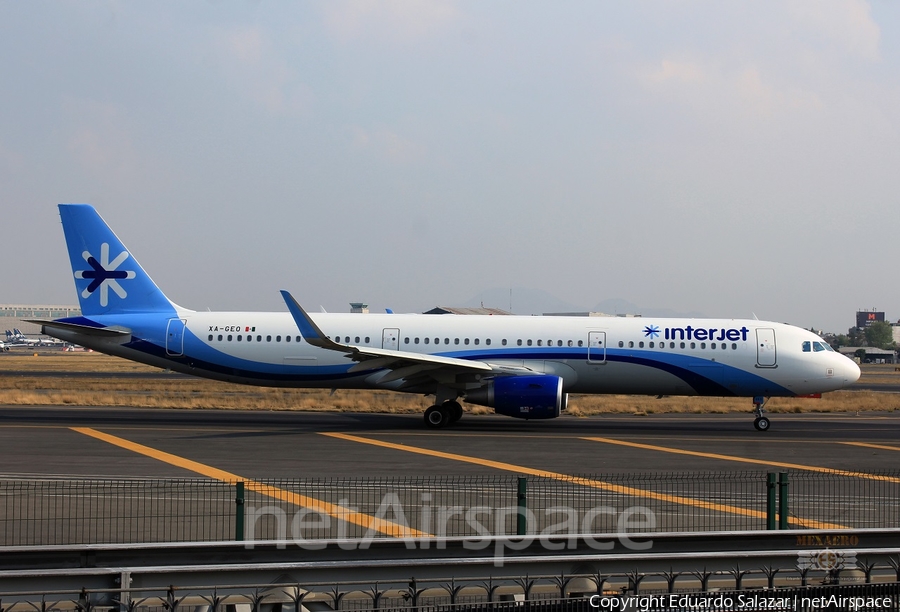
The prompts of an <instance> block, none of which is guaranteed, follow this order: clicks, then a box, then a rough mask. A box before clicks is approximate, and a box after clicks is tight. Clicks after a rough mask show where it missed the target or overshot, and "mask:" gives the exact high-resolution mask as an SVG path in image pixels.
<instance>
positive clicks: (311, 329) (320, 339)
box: [281, 289, 358, 354]
mask: <svg viewBox="0 0 900 612" xmlns="http://www.w3.org/2000/svg"><path fill="white" fill-rule="evenodd" d="M281 297H283V298H284V303H285V304H287V307H288V310H289V311H290V312H291V316H292V317H294V322H295V323H296V324H297V328H298V329H299V330H300V335H301V336H303V339H304V340H306V341H307V342H308V343H309V344H311V345H313V346H317V347H319V348H323V349H328V350H331V351H341V352H344V353H350V354H352V353H357V352H358V350H357V349H356V348H354V347H352V346H347V345H345V344H338V343H337V342H335V341H333V340H331V339H330V338H328V336H326V335H325V333H324V332H323V331H322V330H321V329H319V326H318V325H316V322H315V321H313V320H312V318H310V316H309V315H308V314H306V311H305V310H303V307H302V306H301V305H300V304H299V303H298V302H297V300H295V299H294V296H292V295H291V293H290V292H289V291H285V290H284V289H282V290H281Z"/></svg>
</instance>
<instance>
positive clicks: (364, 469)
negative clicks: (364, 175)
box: [0, 406, 900, 478]
mask: <svg viewBox="0 0 900 612" xmlns="http://www.w3.org/2000/svg"><path fill="white" fill-rule="evenodd" d="M771 416H772V423H773V425H772V429H771V430H770V431H768V432H765V433H760V432H757V431H756V430H755V429H753V425H752V415H751V414H749V413H748V414H747V415H731V414H728V415H716V414H712V415H694V414H689V415H684V414H667V415H650V416H631V415H628V416H618V415H617V416H599V417H587V418H577V417H570V416H563V417H561V418H559V419H556V420H552V421H518V420H514V419H510V418H506V417H497V416H472V415H466V416H465V417H464V418H463V420H462V421H460V422H459V423H458V424H457V425H456V426H454V427H452V428H450V429H446V430H441V431H432V430H427V429H425V428H424V426H423V424H422V417H421V416H420V415H385V414H350V413H315V412H264V411H230V410H228V411H226V410H160V409H142V408H87V407H75V406H73V407H64V408H61V407H21V406H15V407H12V406H5V407H0V449H2V454H0V473H2V474H3V475H14V476H26V477H46V476H75V477H89V478H92V477H196V476H203V475H209V472H210V470H213V471H214V470H219V471H222V472H227V473H229V474H237V475H239V476H241V477H246V478H309V477H354V478H355V477H367V476H431V475H435V474H448V475H456V474H459V475H463V474H497V473H510V472H516V471H519V472H527V471H528V470H531V471H534V470H546V471H550V472H555V473H560V474H612V473H623V472H650V471H653V472H691V471H722V472H726V471H750V470H753V471H779V470H785V469H787V470H802V471H812V472H816V471H824V470H830V469H839V470H855V471H863V472H873V473H874V472H880V471H885V470H891V469H894V467H895V466H896V465H897V464H898V459H900V442H898V439H900V415H897V414H896V413H886V414H875V415H871V414H869V415H866V416H855V415H853V414H774V415H771Z"/></svg>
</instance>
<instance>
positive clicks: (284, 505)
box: [0, 471, 900, 546]
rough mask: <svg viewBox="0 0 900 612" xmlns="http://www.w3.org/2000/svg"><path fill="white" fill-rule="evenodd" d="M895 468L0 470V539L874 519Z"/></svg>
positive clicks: (885, 502) (382, 533)
mask: <svg viewBox="0 0 900 612" xmlns="http://www.w3.org/2000/svg"><path fill="white" fill-rule="evenodd" d="M898 525H900V473H893V472H890V473H889V472H885V473H879V474H872V473H866V474H854V473H850V472H842V471H833V472H790V473H787V472H785V473H781V474H779V475H777V479H776V475H774V474H767V473H765V472H692V473H644V474H610V475H590V476H566V477H557V476H549V475H548V476H540V477H538V476H528V477H516V476H505V475H496V476H430V477H404V478H321V479H315V478H313V479H271V480H256V481H250V480H248V481H244V482H240V483H236V482H221V481H216V480H206V479H165V480H158V479H154V480H148V479H104V480H101V479H91V480H81V479H52V480H50V479H48V480H24V479H2V480H0V545H2V546H24V545H50V544H88V543H153V542H188V541H218V540H235V539H237V540H241V539H246V540H269V539H294V540H319V539H323V538H329V539H335V538H350V539H353V538H363V537H369V538H372V537H376V538H377V537H398V536H400V537H402V536H411V537H420V536H436V537H484V536H486V535H515V534H526V533H528V534H546V535H570V534H571V535H574V534H578V533H622V532H662V531H681V532H696V531H738V530H754V529H767V528H768V529H774V528H778V527H780V528H782V529H788V528H790V529H796V528H841V527H847V528H873V527H897V526H898Z"/></svg>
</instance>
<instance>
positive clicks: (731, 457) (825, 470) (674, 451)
mask: <svg viewBox="0 0 900 612" xmlns="http://www.w3.org/2000/svg"><path fill="white" fill-rule="evenodd" d="M582 440H589V441H591V442H602V443H604V444H616V445H619V446H630V447H632V448H642V449H646V450H654V451H660V452H663V453H672V454H674V455H690V456H692V457H704V458H706V459H718V460H720V461H736V462H738V463H752V464H755V465H768V466H771V467H780V468H788V469H792V470H802V471H805V472H819V473H822V474H836V475H838V476H848V477H851V478H864V479H866V480H880V481H883V482H893V483H900V478H896V477H893V476H881V475H879V474H868V473H866V472H854V471H850V470H838V469H834V468H826V467H821V466H818V465H803V464H800V463H786V462H784V461H768V460H765V459H753V458H751V457H737V456H735V455H720V454H718V453H704V452H701V451H691V450H684V449H681V448H673V447H671V446H656V445H655V444H642V443H640V442H626V441H625V440H615V439H613V438H597V437H585V438H582ZM841 444H858V445H860V446H870V445H867V444H863V443H861V442H860V443H856V442H842V443H841ZM882 448H885V447H882ZM893 450H900V448H897V449H893Z"/></svg>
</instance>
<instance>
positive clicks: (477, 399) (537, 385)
mask: <svg viewBox="0 0 900 612" xmlns="http://www.w3.org/2000/svg"><path fill="white" fill-rule="evenodd" d="M568 398H569V395H568V393H563V380H562V378H560V377H559V376H551V375H544V376H539V375H536V376H498V377H497V378H494V379H492V380H490V381H488V383H487V384H486V385H485V386H483V387H481V388H479V389H475V390H474V391H469V392H468V393H467V394H466V401H467V402H470V403H472V404H479V405H481V406H488V407H490V408H493V409H494V411H495V412H496V413H497V414H503V415H506V416H511V417H516V418H517V419H555V418H556V417H558V416H559V413H560V411H562V410H565V409H566V403H567V402H568Z"/></svg>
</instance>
